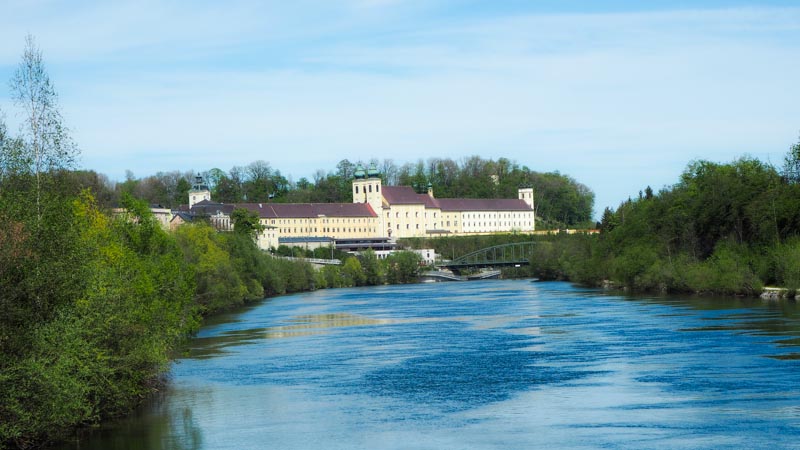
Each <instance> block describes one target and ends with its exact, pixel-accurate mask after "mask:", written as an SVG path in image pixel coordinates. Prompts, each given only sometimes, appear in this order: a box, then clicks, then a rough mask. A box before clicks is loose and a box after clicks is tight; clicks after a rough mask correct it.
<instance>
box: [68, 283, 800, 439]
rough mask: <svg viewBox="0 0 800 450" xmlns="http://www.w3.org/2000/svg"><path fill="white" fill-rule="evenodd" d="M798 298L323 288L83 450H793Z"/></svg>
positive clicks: (541, 286)
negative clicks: (764, 299) (775, 300)
mask: <svg viewBox="0 0 800 450" xmlns="http://www.w3.org/2000/svg"><path fill="white" fill-rule="evenodd" d="M798 345H800V310H798V307H797V305H796V304H795V303H794V302H780V303H764V302H762V301H760V300H757V299H755V300H749V299H733V298H702V299H697V298H675V297H625V296H619V295H608V294H605V293H603V292H601V291H597V290H590V289H582V288H578V287H575V286H573V285H570V284H567V283H555V282H554V283H534V282H531V281H529V280H512V281H498V280H494V281H475V282H465V283H433V284H421V285H412V286H386V287H374V288H357V289H337V290H323V291H317V292H312V293H305V294H298V295H291V296H285V297H278V298H273V299H268V300H265V301H263V302H261V303H260V304H258V305H255V306H251V307H248V308H246V309H243V310H240V311H236V312H233V313H230V314H226V315H221V316H217V317H215V318H214V319H213V320H211V321H209V322H208V323H207V324H206V325H205V326H204V327H203V328H202V330H201V331H200V333H199V334H198V335H197V337H196V338H195V339H193V340H192V341H191V342H190V343H189V346H188V347H187V349H186V351H185V354H184V356H182V357H181V358H179V359H178V360H176V361H175V362H174V364H173V365H172V368H171V375H170V382H169V383H168V385H167V388H166V389H165V392H163V394H162V395H160V396H159V397H158V398H157V399H155V400H153V401H152V402H150V403H149V404H148V405H146V407H144V408H142V410H141V411H139V412H138V413H137V414H136V415H134V416H133V417H131V418H130V419H127V420H124V421H122V422H120V423H117V424H114V425H113V426H110V427H109V428H107V429H104V430H102V431H100V432H97V433H94V434H93V435H92V436H90V437H89V438H88V439H86V440H84V441H83V442H81V443H80V445H79V446H74V445H73V446H67V447H64V448H80V449H83V450H86V449H353V448H358V449H471V448H487V449H521V448H538V447H541V448H554V447H555V448H597V447H605V448H715V449H719V448H737V449H738V448H771V449H775V448H798V447H800V370H798V369H799V368H800V367H799V366H800V348H799V347H798Z"/></svg>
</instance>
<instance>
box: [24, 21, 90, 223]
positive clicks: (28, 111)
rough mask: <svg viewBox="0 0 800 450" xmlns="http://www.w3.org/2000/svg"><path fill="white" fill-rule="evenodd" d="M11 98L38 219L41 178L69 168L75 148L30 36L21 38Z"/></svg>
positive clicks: (56, 97) (73, 157)
mask: <svg viewBox="0 0 800 450" xmlns="http://www.w3.org/2000/svg"><path fill="white" fill-rule="evenodd" d="M11 98H12V99H13V100H14V103H15V104H16V105H17V106H18V107H20V108H21V109H22V110H23V111H24V112H25V120H24V126H23V128H22V130H23V143H24V146H23V148H22V150H23V152H22V154H20V155H19V156H20V157H21V159H22V160H21V161H20V164H19V165H20V166H25V167H27V168H28V169H29V170H30V172H31V173H32V174H33V175H34V177H35V180H36V185H35V193H36V212H37V217H39V218H41V214H42V212H41V207H42V205H41V203H42V199H41V195H42V183H43V179H42V177H43V175H44V174H45V173H46V172H49V171H52V170H54V169H58V168H62V167H71V166H72V164H73V163H74V161H75V158H76V156H77V149H76V147H75V145H74V144H73V142H72V140H71V138H70V136H69V134H68V132H67V129H66V127H65V126H64V124H63V119H62V117H61V112H60V111H59V108H58V96H57V94H56V91H55V89H54V88H53V85H52V83H51V82H50V76H49V75H48V74H47V71H46V70H45V67H44V62H43V60H42V52H41V50H40V49H39V48H38V47H37V45H36V42H35V40H34V38H33V36H32V35H28V36H26V38H25V50H24V52H23V54H22V62H20V65H19V66H18V67H17V70H16V71H15V72H14V76H13V78H12V79H11Z"/></svg>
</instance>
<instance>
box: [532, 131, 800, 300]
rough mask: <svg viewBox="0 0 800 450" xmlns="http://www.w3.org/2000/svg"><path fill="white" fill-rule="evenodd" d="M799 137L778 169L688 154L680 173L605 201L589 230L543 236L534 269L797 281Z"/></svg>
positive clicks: (692, 285)
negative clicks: (597, 226) (596, 226)
mask: <svg viewBox="0 0 800 450" xmlns="http://www.w3.org/2000/svg"><path fill="white" fill-rule="evenodd" d="M798 161H800V144H797V145H794V146H793V147H792V150H791V152H790V154H789V156H788V157H787V163H786V165H785V167H784V170H783V171H782V173H779V172H778V171H777V170H776V169H775V168H774V167H772V166H770V165H768V164H764V163H763V162H760V161H758V160H756V159H752V158H742V159H739V160H737V161H735V162H732V163H729V164H719V163H713V162H708V161H698V162H694V163H691V164H690V165H689V166H688V167H687V169H686V171H685V172H684V173H683V175H682V176H681V179H680V181H679V182H678V183H677V184H675V185H674V186H672V187H670V188H666V189H663V190H662V191H660V192H658V193H654V192H652V190H651V189H650V188H647V189H645V191H644V192H643V193H642V194H640V195H639V197H638V198H636V199H632V200H628V201H626V202H624V203H623V204H621V205H620V206H619V207H618V208H617V209H616V210H611V209H606V211H605V212H604V213H603V217H602V222H601V233H600V234H599V235H597V236H587V235H577V236H557V237H554V238H550V239H548V240H546V241H545V242H541V243H540V244H538V245H537V247H536V252H535V255H534V256H533V260H534V266H532V267H531V270H532V274H533V275H535V276H538V277H541V278H544V279H569V280H572V281H576V282H580V283H584V284H589V285H600V284H602V283H604V282H610V283H611V284H612V285H614V286H617V287H626V288H630V289H632V290H640V291H659V292H676V293H678V292H692V293H715V294H736V295H754V294H755V295H757V294H759V293H760V292H761V291H762V289H763V287H764V286H777V287H783V288H787V289H789V291H795V292H796V291H797V290H798V289H800V177H799V176H798V173H800V172H798V171H797V170H796V169H797V167H799V166H800V164H798Z"/></svg>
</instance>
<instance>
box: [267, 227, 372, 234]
mask: <svg viewBox="0 0 800 450" xmlns="http://www.w3.org/2000/svg"><path fill="white" fill-rule="evenodd" d="M280 232H281V233H286V234H308V233H318V232H319V228H280ZM322 232H323V233H367V232H369V233H374V232H375V229H374V228H338V227H336V228H327V227H323V228H322Z"/></svg>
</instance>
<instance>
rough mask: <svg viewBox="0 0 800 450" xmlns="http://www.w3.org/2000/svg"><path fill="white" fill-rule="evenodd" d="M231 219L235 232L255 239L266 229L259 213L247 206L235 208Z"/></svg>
mask: <svg viewBox="0 0 800 450" xmlns="http://www.w3.org/2000/svg"><path fill="white" fill-rule="evenodd" d="M231 221H232V222H233V232H234V233H238V234H243V235H245V236H249V237H250V238H251V239H255V238H256V237H257V236H258V234H259V233H261V232H262V231H264V229H265V226H264V225H262V224H261V222H260V220H259V217H258V213H257V212H255V211H250V210H249V209H245V208H236V209H234V210H233V212H232V213H231Z"/></svg>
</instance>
